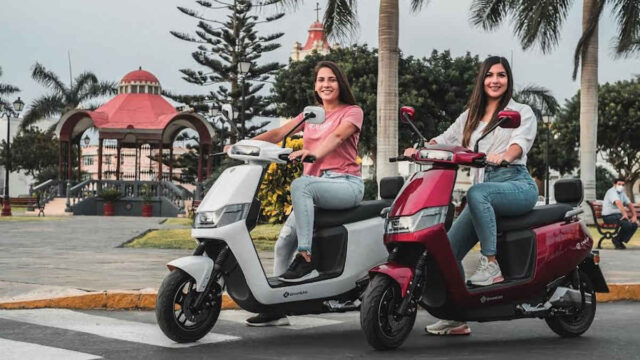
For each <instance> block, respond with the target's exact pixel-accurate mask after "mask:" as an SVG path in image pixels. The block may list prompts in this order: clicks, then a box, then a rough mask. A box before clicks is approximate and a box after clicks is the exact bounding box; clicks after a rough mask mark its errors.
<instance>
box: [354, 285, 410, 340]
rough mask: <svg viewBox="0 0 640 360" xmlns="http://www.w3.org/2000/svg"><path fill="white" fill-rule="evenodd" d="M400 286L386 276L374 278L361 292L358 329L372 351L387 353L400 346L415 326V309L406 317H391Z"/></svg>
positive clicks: (398, 299) (399, 298)
mask: <svg viewBox="0 0 640 360" xmlns="http://www.w3.org/2000/svg"><path fill="white" fill-rule="evenodd" d="M401 302H402V297H401V295H400V286H398V283H397V282H395V281H394V280H393V279H391V278H389V277H388V276H386V275H376V276H375V277H374V278H373V280H371V282H370V283H369V287H368V288H367V290H366V291H365V293H364V295H363V298H362V305H361V307H360V326H361V327H362V330H363V331H364V334H365V336H366V337H367V341H368V342H369V345H371V346H372V347H373V348H374V349H376V350H390V349H395V348H397V347H399V346H400V345H402V343H403V342H404V340H405V339H406V338H407V336H408V335H409V333H410V332H411V330H412V329H413V324H414V323H415V322H416V312H417V305H416V304H415V303H413V304H412V306H413V308H410V309H409V311H410V315H407V316H403V317H398V316H397V315H393V313H394V311H395V310H396V309H397V308H398V306H400V303H401Z"/></svg>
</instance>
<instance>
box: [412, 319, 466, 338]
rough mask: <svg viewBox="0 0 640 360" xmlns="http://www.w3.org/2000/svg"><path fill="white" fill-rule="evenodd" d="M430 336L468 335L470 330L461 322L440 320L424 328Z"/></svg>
mask: <svg viewBox="0 0 640 360" xmlns="http://www.w3.org/2000/svg"><path fill="white" fill-rule="evenodd" d="M424 331H426V332H427V334H431V335H469V334H471V328H470V327H469V326H468V325H467V323H466V322H463V321H453V320H440V321H438V322H437V323H435V324H431V325H427V326H426V327H425V328H424Z"/></svg>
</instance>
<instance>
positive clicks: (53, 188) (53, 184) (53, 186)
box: [29, 179, 59, 206]
mask: <svg viewBox="0 0 640 360" xmlns="http://www.w3.org/2000/svg"><path fill="white" fill-rule="evenodd" d="M34 194H36V197H37V198H38V202H39V205H40V206H44V205H45V204H46V203H48V202H49V201H51V200H52V199H53V198H54V197H56V196H58V194H59V192H58V180H54V179H49V180H47V181H45V182H43V183H40V184H38V185H36V186H34V187H32V188H31V189H30V190H29V195H30V196H33V195H34Z"/></svg>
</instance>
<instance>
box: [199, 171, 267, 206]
mask: <svg viewBox="0 0 640 360" xmlns="http://www.w3.org/2000/svg"><path fill="white" fill-rule="evenodd" d="M263 170H264V167H263V166H261V165H257V164H247V165H238V166H233V167H230V168H228V169H226V170H225V171H223V172H222V174H220V176H219V177H218V180H216V182H215V183H214V184H213V185H212V186H211V189H209V191H208V192H207V195H205V197H204V199H202V202H200V205H199V206H198V212H203V211H216V210H220V209H221V208H223V207H224V206H226V205H231V204H250V203H251V202H252V201H253V199H254V197H255V195H256V189H257V188H258V186H259V185H260V179H261V177H262V176H261V175H262V172H263Z"/></svg>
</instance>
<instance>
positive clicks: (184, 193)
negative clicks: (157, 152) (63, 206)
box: [67, 179, 193, 212]
mask: <svg viewBox="0 0 640 360" xmlns="http://www.w3.org/2000/svg"><path fill="white" fill-rule="evenodd" d="M143 186H146V187H147V189H149V190H150V192H151V193H152V194H155V196H156V197H164V198H165V199H166V200H168V201H169V202H171V203H172V204H173V205H174V206H176V207H177V208H178V209H180V210H179V211H180V212H183V211H184V209H185V202H186V201H187V200H192V199H193V194H192V193H191V192H190V191H188V190H186V189H184V188H183V187H182V186H177V185H175V184H173V183H172V182H169V181H160V182H158V181H125V180H101V181H100V180H93V179H90V180H85V181H83V182H81V183H78V184H77V185H75V186H72V187H69V188H68V189H67V211H72V207H73V206H74V205H75V204H77V203H79V202H81V201H83V200H85V199H87V198H90V197H98V196H100V192H101V191H103V190H106V189H116V190H118V191H119V192H120V195H121V197H123V198H140V197H142V188H143Z"/></svg>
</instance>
